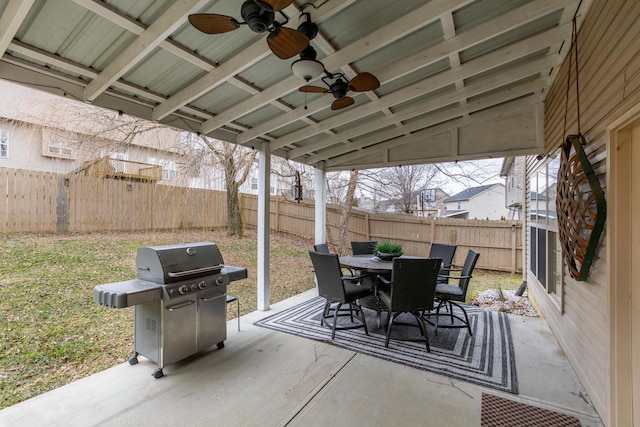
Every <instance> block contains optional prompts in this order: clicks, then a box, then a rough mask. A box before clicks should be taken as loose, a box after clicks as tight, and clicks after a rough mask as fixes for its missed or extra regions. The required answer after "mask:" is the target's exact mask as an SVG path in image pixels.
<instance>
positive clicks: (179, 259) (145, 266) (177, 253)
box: [136, 242, 224, 283]
mask: <svg viewBox="0 0 640 427" xmlns="http://www.w3.org/2000/svg"><path fill="white" fill-rule="evenodd" d="M223 264H224V260H223V259H222V254H221V253H220V249H218V246H217V245H216V244H215V243H211V242H196V243H185V244H178V245H164V246H144V247H141V248H138V252H137V255H136V267H137V268H138V277H139V278H140V279H143V280H149V281H151V282H155V283H172V282H177V281H179V280H185V279H188V278H193V277H199V276H206V275H208V274H218V273H220V270H222V267H223Z"/></svg>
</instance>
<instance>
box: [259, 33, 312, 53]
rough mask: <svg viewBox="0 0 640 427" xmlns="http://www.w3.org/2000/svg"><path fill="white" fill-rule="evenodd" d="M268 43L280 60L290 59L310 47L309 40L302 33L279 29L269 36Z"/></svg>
mask: <svg viewBox="0 0 640 427" xmlns="http://www.w3.org/2000/svg"><path fill="white" fill-rule="evenodd" d="M267 43H268V44H269V49H271V51H272V52H273V53H274V54H275V55H276V56H277V57H278V58H280V59H289V58H293V57H294V56H296V55H297V54H299V53H300V52H302V51H303V50H304V49H305V48H306V47H307V46H309V39H308V38H307V36H305V35H304V34H302V33H301V32H300V31H296V30H293V29H291V28H285V27H277V28H276V29H274V30H273V31H272V32H270V33H269V35H268V36H267Z"/></svg>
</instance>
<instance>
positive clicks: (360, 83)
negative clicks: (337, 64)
mask: <svg viewBox="0 0 640 427" xmlns="http://www.w3.org/2000/svg"><path fill="white" fill-rule="evenodd" d="M379 87H380V81H378V78H377V77H376V76H374V75H373V74H371V73H360V74H358V75H357V76H355V77H354V78H352V79H351V81H349V88H350V89H351V90H353V91H356V92H366V91H368V90H374V89H378V88H379Z"/></svg>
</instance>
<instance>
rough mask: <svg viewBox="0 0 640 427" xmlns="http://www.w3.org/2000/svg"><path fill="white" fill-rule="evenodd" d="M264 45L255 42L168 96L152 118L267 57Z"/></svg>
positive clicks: (157, 117)
mask: <svg viewBox="0 0 640 427" xmlns="http://www.w3.org/2000/svg"><path fill="white" fill-rule="evenodd" d="M264 43H265V41H264V40H262V38H261V39H260V40H256V41H255V42H254V43H253V44H251V46H249V47H248V48H247V49H244V50H243V51H242V52H239V53H237V54H236V55H234V56H233V57H231V58H230V59H229V60H228V61H226V62H224V63H222V64H221V65H220V66H219V67H218V68H216V69H215V70H212V71H210V72H209V73H207V74H206V75H205V76H204V77H202V78H200V79H198V80H196V81H194V82H193V83H191V84H190V85H188V86H187V87H185V88H184V89H182V90H181V91H180V92H177V93H176V94H174V95H172V96H170V97H169V99H167V100H166V101H165V102H163V103H162V104H160V105H158V106H157V107H156V108H155V109H154V110H153V118H154V119H155V120H161V119H163V118H164V117H166V116H168V115H169V114H171V113H173V112H174V111H176V110H177V109H179V108H181V107H183V106H184V105H186V104H188V103H189V102H191V101H193V100H195V99H198V98H200V97H201V96H202V95H204V94H206V93H207V92H210V91H211V90H213V89H215V88H216V87H218V86H220V85H221V84H223V83H225V82H226V81H228V80H229V79H231V78H232V77H233V76H234V75H236V74H238V73H240V72H242V71H243V70H246V69H247V68H249V67H250V66H252V65H254V64H255V63H257V62H259V61H261V60H262V59H264V58H266V57H267V56H269V55H270V54H271V52H270V51H269V50H267V49H265V46H264ZM251 99H252V98H251ZM204 133H206V132H204Z"/></svg>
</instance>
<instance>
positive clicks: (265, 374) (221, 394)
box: [0, 290, 602, 426]
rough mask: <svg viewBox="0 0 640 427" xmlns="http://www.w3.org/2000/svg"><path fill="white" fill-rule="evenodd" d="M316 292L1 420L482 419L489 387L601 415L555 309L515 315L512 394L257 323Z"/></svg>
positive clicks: (40, 399) (578, 413) (583, 416)
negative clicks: (198, 348) (216, 338)
mask: <svg viewBox="0 0 640 427" xmlns="http://www.w3.org/2000/svg"><path fill="white" fill-rule="evenodd" d="M316 295H317V291H315V290H311V291H308V292H306V293H304V294H301V295H298V296H296V297H293V298H290V299H288V300H286V301H283V302H280V303H277V304H273V305H272V307H271V310H269V311H268V312H264V311H256V312H253V313H250V314H248V315H246V316H243V317H242V322H241V332H237V330H236V323H235V320H233V321H230V322H229V323H228V325H227V330H228V339H227V341H226V346H225V348H224V349H222V350H217V349H215V346H214V348H213V349H212V350H210V351H209V352H206V353H204V354H202V355H199V356H197V357H195V358H194V359H193V360H189V361H185V362H180V363H178V364H176V365H173V366H169V367H167V368H165V373H166V376H165V377H163V378H162V379H159V380H156V379H154V378H153V377H152V376H151V372H152V371H153V369H154V368H155V364H154V363H153V362H151V361H149V360H146V359H144V358H143V357H140V363H138V364H137V365H134V366H131V365H129V364H128V363H123V364H121V365H118V366H115V367H113V368H111V369H108V370H106V371H103V372H100V373H98V374H95V375H92V376H90V377H87V378H84V379H82V380H79V381H76V382H74V383H71V384H69V385H67V386H64V387H61V388H59V389H56V390H53V391H50V392H48V393H45V394H42V395H40V396H37V397H35V398H32V399H29V400H27V401H25V402H22V403H19V404H17V405H14V406H11V407H9V408H6V409H4V410H2V411H0V425H3V426H18V425H32V426H36V425H43V426H44V425H46V426H90V425H91V426H93V425H101V426H142V425H155V426H175V425H195V426H201V425H202V426H204V425H223V426H284V425H291V426H293V425H300V426H316V425H336V424H337V425H353V426H359V425H370V426H388V425H431V424H432V423H438V424H443V425H447V426H479V425H481V424H480V421H481V412H482V400H483V394H485V397H486V395H487V394H488V395H491V396H498V397H503V398H504V399H507V401H509V402H520V403H524V404H527V405H531V406H534V407H537V408H543V409H547V410H551V411H555V412H557V413H560V414H563V415H567V416H571V417H574V418H576V419H578V420H579V421H580V423H581V424H580V425H582V426H601V425H602V422H601V421H600V418H599V417H598V415H597V413H596V412H595V410H594V408H593V407H592V406H591V404H590V403H589V398H588V396H587V395H586V392H585V390H584V388H583V387H582V385H581V384H580V381H579V380H578V378H577V377H576V375H575V373H574V371H573V369H572V368H571V366H570V364H569V363H568V361H567V359H566V357H565V356H564V354H563V352H562V350H561V349H560V347H559V346H558V343H557V342H556V340H555V339H554V337H553V334H552V333H551V331H550V330H549V327H548V326H547V324H546V322H545V321H544V319H540V318H530V317H523V316H517V315H509V324H510V327H511V332H512V335H513V338H514V351H515V357H516V365H517V370H518V387H519V393H518V395H513V394H510V393H504V392H499V391H496V390H493V389H489V388H486V387H481V386H477V385H474V384H472V383H470V382H465V381H460V380H455V379H452V378H450V377H447V376H443V375H437V374H433V373H429V372H426V371H421V370H416V369H414V368H411V367H408V366H405V365H402V364H398V363H393V362H389V361H386V360H382V359H378V358H375V357H371V356H367V355H363V354H359V353H356V352H353V351H348V350H345V349H343V348H339V347H336V346H334V345H331V344H328V343H322V342H319V341H312V340H308V339H305V338H300V337H296V336H294V335H289V334H284V333H281V332H275V331H272V330H269V329H264V328H261V327H258V326H254V325H253V322H255V321H257V320H259V319H261V318H264V317H265V316H268V315H271V314H273V313H276V312H279V311H281V310H284V309H286V308H288V307H291V306H293V305H295V304H298V303H301V302H303V301H306V300H308V299H310V298H312V297H314V296H316ZM336 339H337V340H340V334H339V333H338V336H337V337H336ZM518 410H519V409H518V408H515V407H512V408H510V409H508V411H515V412H517V411H518ZM508 411H505V413H504V415H505V416H507V418H506V420H511V422H510V423H509V424H506V425H512V424H511V423H512V422H514V420H515V419H517V418H514V417H515V414H514V413H512V412H508ZM528 420H529V422H533V421H532V420H533V418H528ZM529 425H536V424H529Z"/></svg>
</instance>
